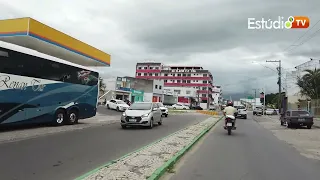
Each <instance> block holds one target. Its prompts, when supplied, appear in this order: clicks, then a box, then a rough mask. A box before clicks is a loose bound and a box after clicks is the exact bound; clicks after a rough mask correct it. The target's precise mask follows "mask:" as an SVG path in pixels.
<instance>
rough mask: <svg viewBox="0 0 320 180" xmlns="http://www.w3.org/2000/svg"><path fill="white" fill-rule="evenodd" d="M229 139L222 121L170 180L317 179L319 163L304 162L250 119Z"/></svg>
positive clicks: (239, 123)
mask: <svg viewBox="0 0 320 180" xmlns="http://www.w3.org/2000/svg"><path fill="white" fill-rule="evenodd" d="M237 126H238V129H237V130H236V131H234V134H233V135H231V136H228V135H227V132H226V131H225V130H224V129H223V128H222V121H221V122H219V124H217V126H216V127H215V128H214V129H213V130H211V131H210V133H209V134H208V135H207V136H206V137H205V139H204V140H202V141H200V142H199V144H198V145H197V146H196V147H195V148H194V149H193V150H191V151H190V152H188V153H187V155H186V157H184V158H183V159H182V160H181V162H180V163H179V164H177V166H176V173H175V174H171V175H167V176H166V177H165V178H164V179H171V180H195V179H196V180H215V179H217V180H280V179H281V180H298V179H305V180H319V179H320V173H319V170H320V163H319V161H316V160H312V159H307V158H305V157H303V156H302V155H300V154H299V153H298V152H297V151H296V150H295V149H294V148H293V147H291V146H290V145H288V144H286V143H285V142H283V141H280V140H279V139H277V138H276V137H275V136H274V135H272V133H271V132H270V131H268V130H266V129H264V128H263V127H262V126H260V125H259V124H258V123H257V122H255V121H253V120H252V118H251V117H249V118H248V119H247V120H242V119H238V120H237Z"/></svg>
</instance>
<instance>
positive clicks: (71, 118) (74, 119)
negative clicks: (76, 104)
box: [67, 109, 79, 124]
mask: <svg viewBox="0 0 320 180" xmlns="http://www.w3.org/2000/svg"><path fill="white" fill-rule="evenodd" d="M78 120H79V113H78V110H76V109H71V110H70V111H69V113H68V117H67V124H77V123H78Z"/></svg>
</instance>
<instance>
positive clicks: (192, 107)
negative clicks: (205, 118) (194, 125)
mask: <svg viewBox="0 0 320 180" xmlns="http://www.w3.org/2000/svg"><path fill="white" fill-rule="evenodd" d="M190 109H194V110H203V108H202V107H200V106H190Z"/></svg>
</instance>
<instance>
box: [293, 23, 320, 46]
mask: <svg viewBox="0 0 320 180" xmlns="http://www.w3.org/2000/svg"><path fill="white" fill-rule="evenodd" d="M319 32H320V28H319V29H318V30H317V31H315V32H314V33H312V34H311V35H310V36H309V38H308V39H306V40H304V41H302V42H301V43H300V44H298V45H295V46H294V47H293V48H292V49H290V50H289V51H292V50H294V49H296V48H297V47H299V46H301V45H303V44H304V43H306V42H308V41H309V40H311V39H312V38H314V37H315V36H316V35H317V33H319Z"/></svg>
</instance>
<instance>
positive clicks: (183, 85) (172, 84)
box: [164, 82, 210, 87]
mask: <svg viewBox="0 0 320 180" xmlns="http://www.w3.org/2000/svg"><path fill="white" fill-rule="evenodd" d="M164 85H165V86H169V87H170V86H171V87H208V86H210V84H203V83H168V82H165V83H164Z"/></svg>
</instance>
